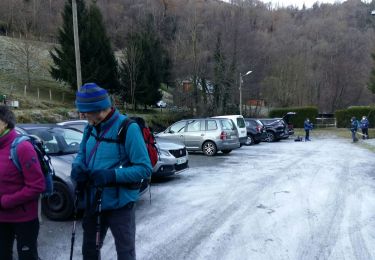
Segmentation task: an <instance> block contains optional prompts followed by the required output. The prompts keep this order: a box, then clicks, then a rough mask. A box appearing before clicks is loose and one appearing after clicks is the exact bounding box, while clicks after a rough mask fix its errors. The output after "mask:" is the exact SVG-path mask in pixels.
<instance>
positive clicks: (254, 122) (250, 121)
mask: <svg viewBox="0 0 375 260" xmlns="http://www.w3.org/2000/svg"><path fill="white" fill-rule="evenodd" d="M245 124H246V126H248V127H250V126H251V127H256V126H257V123H256V121H253V120H247V121H245Z"/></svg>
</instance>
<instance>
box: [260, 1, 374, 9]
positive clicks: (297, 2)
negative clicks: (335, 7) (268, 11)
mask: <svg viewBox="0 0 375 260" xmlns="http://www.w3.org/2000/svg"><path fill="white" fill-rule="evenodd" d="M261 1H262V2H265V3H269V2H271V3H272V4H273V5H277V4H279V5H280V6H284V7H287V6H289V5H293V6H297V7H298V8H302V5H303V3H305V5H306V7H307V8H310V7H312V5H313V4H314V3H315V2H319V3H330V4H333V3H342V2H344V0H318V1H317V0H261ZM362 2H370V0H362Z"/></svg>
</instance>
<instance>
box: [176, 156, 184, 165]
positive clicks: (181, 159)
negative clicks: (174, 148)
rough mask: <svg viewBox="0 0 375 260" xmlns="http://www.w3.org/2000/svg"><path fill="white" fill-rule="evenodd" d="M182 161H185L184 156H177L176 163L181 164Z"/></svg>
mask: <svg viewBox="0 0 375 260" xmlns="http://www.w3.org/2000/svg"><path fill="white" fill-rule="evenodd" d="M183 163H186V157H183V158H177V163H176V164H183Z"/></svg>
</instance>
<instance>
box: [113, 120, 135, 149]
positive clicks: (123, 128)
mask: <svg viewBox="0 0 375 260" xmlns="http://www.w3.org/2000/svg"><path fill="white" fill-rule="evenodd" d="M132 123H137V122H135V121H134V120H132V119H130V118H129V117H128V118H126V119H125V120H124V121H122V123H121V125H120V128H119V130H118V132H117V136H118V138H117V139H118V142H119V143H120V144H121V143H123V144H125V142H126V134H127V132H128V128H129V126H130V124H132Z"/></svg>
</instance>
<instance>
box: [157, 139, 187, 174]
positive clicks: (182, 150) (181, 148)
mask: <svg viewBox="0 0 375 260" xmlns="http://www.w3.org/2000/svg"><path fill="white" fill-rule="evenodd" d="M156 147H157V148H158V151H159V158H158V161H157V163H156V165H155V166H154V168H153V172H152V177H165V176H170V175H174V174H179V173H181V172H182V171H184V170H186V169H187V168H189V154H188V152H187V150H186V147H185V145H183V144H178V143H173V142H170V141H168V140H165V139H162V138H156Z"/></svg>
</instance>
